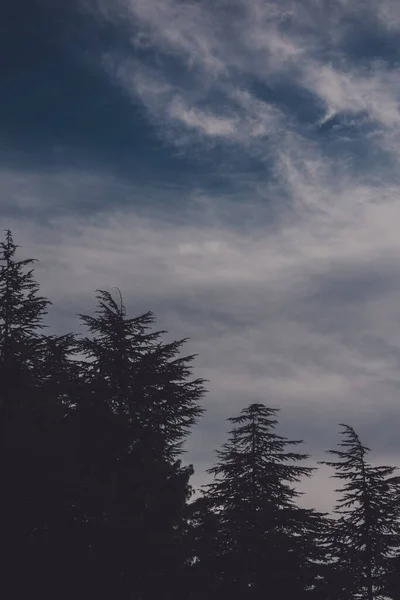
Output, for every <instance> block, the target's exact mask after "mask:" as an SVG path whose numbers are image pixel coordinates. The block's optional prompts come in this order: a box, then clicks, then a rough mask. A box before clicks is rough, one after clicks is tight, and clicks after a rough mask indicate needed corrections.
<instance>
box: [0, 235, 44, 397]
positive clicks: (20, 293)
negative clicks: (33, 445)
mask: <svg viewBox="0 0 400 600" xmlns="http://www.w3.org/2000/svg"><path fill="white" fill-rule="evenodd" d="M17 249H18V246H17V245H16V244H15V243H14V240H13V237H12V234H11V231H9V230H7V231H6V235H5V241H3V242H1V243H0V381H1V392H0V393H1V398H0V400H1V405H2V406H3V407H4V408H5V407H6V405H7V402H8V401H10V402H11V395H12V392H13V391H14V392H15V394H14V402H17V397H18V399H19V400H22V398H23V396H24V394H23V393H22V391H21V393H20V392H19V390H20V389H22V386H23V385H26V384H27V383H28V380H29V379H30V382H31V384H32V382H33V380H34V374H35V371H34V369H35V367H36V365H37V360H38V359H39V357H40V353H41V349H42V343H43V338H42V336H41V334H40V330H41V329H42V328H43V317H44V315H45V314H46V312H47V306H48V305H49V304H50V302H49V301H48V300H47V299H46V298H43V297H42V296H40V295H39V286H38V284H37V283H36V281H35V280H34V277H33V269H31V268H29V267H30V266H31V265H32V264H33V263H34V262H35V261H34V259H25V260H17V259H16V256H15V255H16V252H17ZM27 267H28V268H27Z"/></svg>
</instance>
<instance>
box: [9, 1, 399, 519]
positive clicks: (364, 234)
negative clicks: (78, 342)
mask: <svg viewBox="0 0 400 600" xmlns="http://www.w3.org/2000/svg"><path fill="white" fill-rule="evenodd" d="M7 4H8V6H7V7H6V8H3V9H2V32H1V36H0V65H1V67H0V68H1V79H2V86H1V93H0V114H1V118H0V193H1V196H0V197H1V201H0V217H1V225H2V228H5V227H10V228H12V230H13V232H14V235H15V238H16V241H17V242H18V243H19V244H21V245H22V246H23V252H24V253H26V254H27V255H32V256H35V257H37V258H38V259H39V260H40V261H41V262H40V265H39V267H38V269H37V278H38V280H39V281H40V283H41V285H42V291H43V292H44V293H45V294H47V295H48V296H49V297H50V299H51V300H53V302H54V305H55V306H54V307H53V309H52V311H51V313H50V315H49V322H50V324H51V325H52V326H53V328H54V329H55V330H57V331H66V330H71V329H76V319H75V317H74V314H75V313H76V312H78V311H79V312H84V311H89V312H90V311H91V310H92V309H93V308H94V290H95V289H96V288H99V287H100V288H107V289H111V288H112V287H113V286H118V287H119V288H120V289H121V291H122V293H123V295H124V297H125V304H126V305H127V307H128V308H129V311H130V313H131V314H132V315H136V314H139V313H141V312H144V311H147V310H153V311H154V312H155V313H156V315H157V317H158V326H159V327H160V328H166V329H168V331H169V332H170V336H171V337H173V338H180V337H187V336H188V337H190V338H191V340H190V342H189V343H188V344H187V351H188V352H196V353H198V358H197V361H196V366H197V369H196V373H197V374H198V375H201V376H203V377H206V378H207V379H208V380H209V384H208V388H209V393H208V395H207V397H206V399H205V402H204V404H205V407H206V409H207V413H206V415H205V417H204V418H203V419H202V422H201V423H200V425H199V426H198V427H197V428H196V430H195V432H194V435H193V436H192V438H191V439H190V441H189V443H188V450H189V455H188V459H190V460H191V461H193V462H194V464H195V467H196V470H197V474H196V477H195V483H197V484H200V483H202V482H203V481H205V476H204V469H206V468H207V467H209V466H210V465H211V462H212V460H213V450H214V449H215V448H218V447H219V446H220V444H221V443H222V442H223V441H224V439H225V436H224V432H225V430H226V425H225V419H226V418H227V417H229V416H233V415H236V414H237V413H238V411H239V410H240V409H241V408H242V407H243V406H245V405H247V404H249V403H250V402H264V403H266V404H268V405H270V406H274V407H278V408H281V425H280V432H281V433H283V434H286V435H288V436H289V437H295V438H297V437H299V438H302V439H304V440H305V442H306V444H305V449H306V450H307V451H309V452H310V453H311V454H312V456H313V461H316V460H318V459H320V458H322V457H323V456H322V454H323V451H324V449H326V448H327V447H330V446H332V445H334V444H335V443H336V441H337V439H338V437H337V432H338V423H339V422H343V421H344V422H347V423H349V424H352V425H353V426H354V427H355V428H356V429H357V430H358V431H359V433H360V435H361V436H362V439H363V441H364V442H365V443H366V444H368V445H369V446H370V447H371V448H372V449H373V457H374V461H378V462H391V463H398V464H400V438H399V435H398V431H399V425H400V235H399V233H400V104H399V101H400V66H399V65H400V3H399V2H398V1H396V0H380V1H379V2H377V1H376V0H293V1H290V0H277V1H276V2H273V1H268V0H97V1H95V0H92V1H90V0H81V1H79V0H73V1H71V0H70V1H68V2H67V1H66V0H65V1H64V2H63V1H62V0H59V1H58V2H54V0H53V1H52V0H35V1H32V0H30V1H28V0H14V1H13V2H9V3H7ZM313 461H311V463H312V462H313ZM329 474H330V473H329V472H328V471H326V470H324V469H320V470H319V472H318V473H317V474H316V475H315V477H314V478H313V479H312V480H311V481H310V482H309V483H307V484H306V485H304V486H303V488H304V490H305V492H306V495H305V498H304V500H303V502H305V503H306V504H308V505H310V504H311V505H314V506H316V507H318V508H322V509H329V508H330V506H331V503H332V499H333V496H332V483H331V482H330V481H329Z"/></svg>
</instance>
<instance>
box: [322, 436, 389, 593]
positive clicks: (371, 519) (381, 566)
mask: <svg viewBox="0 0 400 600" xmlns="http://www.w3.org/2000/svg"><path fill="white" fill-rule="evenodd" d="M341 427H342V434H343V440H342V441H341V442H340V444H339V447H340V448H341V449H339V450H328V454H330V455H333V456H335V457H337V459H338V460H336V461H323V464H326V465H328V466H330V467H332V468H334V469H335V475H334V476H333V477H335V478H337V479H340V480H343V481H344V482H345V484H344V485H343V487H342V488H341V489H339V490H337V491H338V492H340V494H341V498H340V499H339V501H338V502H337V505H336V508H335V513H336V514H337V519H336V520H334V521H333V522H332V527H331V533H330V553H331V555H332V559H333V563H334V566H335V568H336V572H337V574H338V580H342V581H343V585H342V589H341V591H340V598H363V599H366V600H376V599H378V598H381V597H384V596H385V594H384V588H385V580H386V577H387V575H388V573H389V570H390V564H391V558H392V557H393V556H394V554H395V553H396V550H397V548H398V545H399V540H400V538H399V534H400V526H399V516H400V505H399V491H400V477H398V476H395V475H394V473H395V471H396V468H395V467H391V466H373V465H371V464H370V463H369V462H368V460H367V454H368V452H369V451H370V450H369V448H367V447H366V446H364V445H363V444H362V443H361V441H360V439H359V437H358V435H357V433H356V432H355V431H354V429H353V428H352V427H350V426H349V425H341Z"/></svg>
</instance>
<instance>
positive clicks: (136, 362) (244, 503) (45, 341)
mask: <svg viewBox="0 0 400 600" xmlns="http://www.w3.org/2000/svg"><path fill="white" fill-rule="evenodd" d="M33 267H34V261H33V260H30V259H29V260H20V259H19V258H18V247H17V246H16V244H15V243H14V240H13V238H12V235H11V232H9V231H7V232H6V234H5V238H4V241H3V242H2V243H1V244H0V424H1V446H0V475H1V494H0V550H1V556H2V560H1V576H2V589H3V590H4V597H6V598H10V599H13V598H15V599H17V598H18V599H19V598H21V599H22V598H24V599H25V598H27V597H28V596H34V597H38V598H39V597H40V598H42V599H44V600H47V599H49V600H50V598H51V599H54V598H57V599H61V600H62V599H65V600H66V599H70V598H75V599H78V600H79V599H81V598H82V599H85V600H86V599H87V598H96V599H102V598H104V599H110V600H111V599H115V600H125V599H127V600H128V599H129V600H159V599H165V600H180V599H181V600H217V599H218V600H220V599H221V598H224V597H225V596H226V597H228V598H230V599H231V600H261V599H265V600H268V599H271V600H286V599H288V600H292V599H293V600H350V599H358V598H360V599H365V600H378V599H379V598H382V599H383V598H392V599H393V600H396V599H398V598H400V576H399V573H400V518H399V517H400V477H399V476H397V475H396V469H395V468H394V467H391V466H374V465H372V464H371V463H370V462H369V461H368V452H369V450H368V448H366V447H365V446H363V445H362V443H361V441H360V440H359V438H358V436H357V434H356V432H355V431H354V430H353V429H352V428H351V427H349V426H347V425H344V426H343V432H342V433H343V441H342V442H341V443H340V445H339V449H337V450H331V451H329V454H330V456H334V457H335V460H333V459H332V460H329V461H326V463H325V464H327V465H329V466H331V467H332V468H333V469H334V473H335V477H337V478H339V479H340V480H342V481H343V487H342V488H341V489H340V490H339V500H338V503H337V506H336V510H335V511H334V513H333V514H332V515H327V514H321V513H319V512H318V511H316V510H313V509H305V508H303V507H301V506H300V505H299V503H298V498H299V492H298V491H297V489H296V486H297V483H298V482H300V481H301V480H303V479H304V478H307V477H310V475H311V474H312V471H313V469H311V468H310V467H308V466H307V459H308V456H307V455H305V454H303V453H301V452H299V451H298V447H299V445H301V441H299V440H289V439H287V438H285V437H283V436H281V435H280V434H278V433H277V431H276V428H277V425H278V423H277V416H278V412H279V411H278V410H277V409H274V408H270V407H267V406H264V405H263V404H250V405H249V406H248V407H247V408H244V409H243V410H242V411H241V412H240V414H239V415H238V416H236V417H233V418H231V419H229V423H230V425H231V430H230V432H229V437H228V440H227V442H226V443H225V444H224V445H223V446H222V448H221V449H220V450H219V451H218V452H217V455H216V463H215V465H214V466H213V467H212V468H211V469H210V470H209V474H210V477H211V482H210V483H209V484H208V485H206V486H204V488H203V489H202V490H201V491H200V493H199V494H198V496H197V497H196V498H195V499H194V498H193V489H192V487H191V484H190V478H191V475H192V474H193V469H192V467H191V466H184V465H183V464H182V457H183V444H184V442H185V440H186V439H187V436H188V435H189V434H190V431H191V428H192V427H193V425H194V424H195V423H196V422H197V421H198V419H199V418H200V417H201V415H202V412H203V409H202V406H201V399H202V397H203V395H204V393H205V388H204V384H205V382H204V381H203V380H201V379H195V378H194V377H193V374H192V362H193V359H194V356H182V354H181V350H182V349H183V346H184V344H185V340H180V341H176V342H169V343H167V342H165V341H164V334H165V332H164V331H155V330H154V329H153V325H154V321H155V318H154V315H153V314H152V313H150V312H149V313H146V314H144V315H140V316H139V317H136V318H131V317H129V316H128V315H127V313H126V309H125V306H124V304H123V301H122V298H121V297H120V296H118V295H117V296H116V297H115V296H113V295H112V294H110V293H109V292H107V291H98V292H97V309H96V311H95V312H94V314H93V315H79V319H80V321H81V323H82V325H83V326H84V328H85V331H86V334H85V335H79V336H78V335H75V334H73V333H71V334H68V335H62V336H57V335H53V334H51V333H49V332H48V331H47V330H46V328H45V326H44V319H45V316H46V313H47V309H48V307H49V304H50V302H49V301H48V300H47V299H46V298H44V297H42V296H41V295H40V290H39V286H38V285H37V283H36V281H35V279H34V271H33Z"/></svg>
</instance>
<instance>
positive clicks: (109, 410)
mask: <svg viewBox="0 0 400 600" xmlns="http://www.w3.org/2000/svg"><path fill="white" fill-rule="evenodd" d="M81 319H82V321H83V323H84V324H85V325H86V327H87V328H88V329H89V332H90V336H87V337H85V338H84V339H83V340H82V341H81V343H80V350H81V352H82V353H83V354H84V356H85V361H84V363H83V369H84V375H83V379H84V390H85V391H84V394H83V396H82V397H81V398H80V400H79V406H78V407H77V411H76V412H75V416H74V418H75V421H76V423H77V424H78V427H79V434H78V436H77V438H78V439H80V440H81V447H80V450H79V452H80V455H79V456H80V459H79V462H80V464H81V465H82V469H83V471H84V472H85V477H86V481H87V485H86V492H85V493H84V494H82V498H84V499H85V500H84V503H85V506H84V509H83V511H84V512H86V513H87V514H88V515H90V520H91V521H92V522H93V528H94V529H93V531H95V532H96V534H95V537H96V541H95V542H94V546H95V551H96V556H97V559H96V561H97V562H96V565H97V573H98V574H99V575H100V578H99V580H100V581H102V583H101V588H102V589H101V590H100V593H104V594H105V595H107V593H108V594H109V593H110V592H112V594H113V595H114V596H117V597H118V595H119V596H120V597H125V595H126V594H130V595H128V596H127V597H133V598H138V599H139V598H140V599H143V600H144V599H146V598H153V597H156V596H157V595H158V594H159V593H161V590H162V595H163V597H165V598H170V597H171V598H172V597H174V598H175V597H177V594H178V587H179V586H177V582H178V580H177V576H178V575H179V574H180V573H181V571H182V569H183V565H184V557H183V556H182V548H183V545H182V540H181V537H182V535H183V526H184V508H185V503H186V500H187V498H188V496H189V494H190V486H189V477H190V475H191V473H192V468H191V467H182V466H181V463H180V460H179V456H180V453H181V446H182V444H183V442H184V440H185V437H186V435H187V433H188V432H189V430H190V427H191V426H192V425H193V424H194V423H195V422H196V420H197V418H198V417H199V416H200V415H201V413H202V409H201V407H200V406H199V400H200V398H201V397H202V395H203V393H204V388H203V381H202V380H200V379H196V380H193V379H192V378H191V368H190V363H191V362H192V360H193V358H194V357H193V356H189V357H180V356H178V353H179V351H180V349H181V346H182V345H183V343H184V340H183V341H179V342H173V343H163V342H162V340H161V337H162V334H163V333H164V332H151V331H149V328H150V326H151V325H152V324H153V322H154V316H153V315H152V313H146V314H144V315H142V316H139V317H137V318H129V317H128V316H127V314H126V310H125V307H124V305H123V302H122V299H121V297H120V298H119V299H117V300H115V299H114V298H113V297H112V295H111V294H110V293H108V292H106V291H99V292H98V309H97V312H96V313H95V315H94V316H87V315H82V316H81ZM105 590H108V591H107V592H106V591H105ZM132 594H133V596H132Z"/></svg>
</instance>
